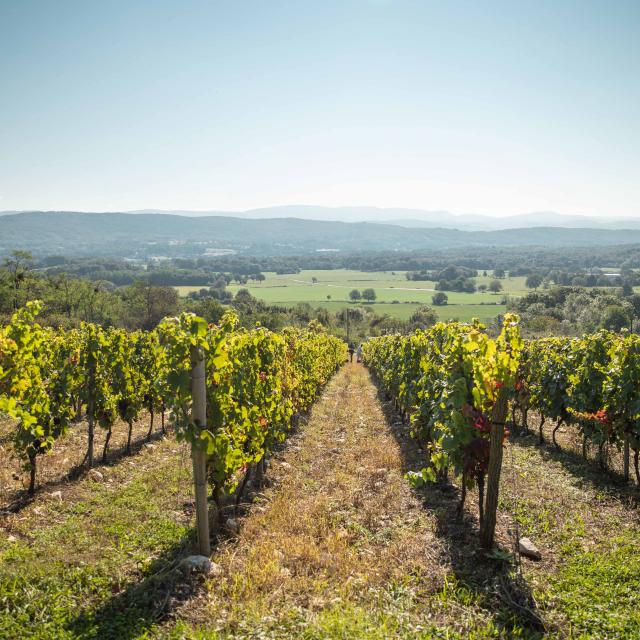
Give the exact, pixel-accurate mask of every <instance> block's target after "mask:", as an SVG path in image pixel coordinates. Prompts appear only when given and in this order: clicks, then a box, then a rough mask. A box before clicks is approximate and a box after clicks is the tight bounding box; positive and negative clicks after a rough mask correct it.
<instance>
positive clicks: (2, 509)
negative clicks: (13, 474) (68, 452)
mask: <svg viewBox="0 0 640 640" xmlns="http://www.w3.org/2000/svg"><path fill="white" fill-rule="evenodd" d="M168 433H169V432H168V431H167V434H168ZM167 434H163V433H162V432H160V431H158V432H154V433H153V434H152V435H151V437H150V438H147V436H146V435H145V436H140V437H138V438H136V439H134V440H132V441H131V454H128V453H127V446H126V444H123V445H122V446H120V447H117V448H113V449H110V450H109V452H108V453H107V460H106V462H103V460H102V452H101V451H96V457H95V460H94V464H93V469H96V470H100V468H101V467H112V466H114V465H116V464H118V463H119V462H120V461H121V460H122V459H123V458H128V457H133V456H135V455H136V454H137V453H139V452H140V451H141V449H142V447H144V445H146V444H149V443H153V442H157V441H159V440H162V438H163V437H165V435H167ZM87 471H88V469H87V467H86V466H84V465H80V466H75V467H72V468H71V469H70V470H69V471H68V472H66V473H64V474H63V475H62V476H60V477H59V478H57V479H55V480H50V481H48V482H43V483H41V484H38V485H37V486H36V490H35V492H34V494H33V495H32V496H30V495H29V492H28V491H27V490H26V489H21V490H19V491H17V492H15V493H14V494H13V499H12V500H11V502H8V503H7V504H5V505H2V506H0V517H1V516H2V515H8V514H10V513H19V512H20V511H22V509H24V508H25V507H26V506H27V505H29V504H31V503H32V502H33V501H34V500H35V499H36V498H37V497H38V495H40V494H42V493H46V492H47V491H52V490H55V489H56V488H57V487H61V486H63V485H65V484H69V483H70V482H74V481H76V480H79V479H80V478H82V477H83V476H84V475H86V473H87Z"/></svg>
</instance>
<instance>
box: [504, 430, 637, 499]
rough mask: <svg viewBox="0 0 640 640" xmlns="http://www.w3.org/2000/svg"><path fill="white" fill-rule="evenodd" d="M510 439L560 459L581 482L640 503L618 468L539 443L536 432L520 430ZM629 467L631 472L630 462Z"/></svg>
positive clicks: (599, 490)
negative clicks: (614, 468)
mask: <svg viewBox="0 0 640 640" xmlns="http://www.w3.org/2000/svg"><path fill="white" fill-rule="evenodd" d="M512 441H513V442H514V443H515V444H517V445H519V446H520V447H527V448H535V449H537V450H538V451H539V452H540V455H541V456H542V458H543V459H544V460H548V461H553V462H557V463H560V464H561V465H562V466H563V467H564V469H565V470H566V471H567V472H569V473H570V474H571V475H572V476H574V477H575V478H576V479H578V480H579V481H580V483H581V484H582V485H583V486H585V487H588V488H591V489H594V490H596V491H598V492H600V493H604V494H606V495H609V496H610V497H612V498H615V499H616V500H620V501H622V502H623V503H625V504H628V505H629V506H634V507H638V506H640V492H639V491H638V487H637V486H635V485H633V484H632V483H630V482H627V481H626V480H625V479H624V476H623V475H622V474H621V473H619V472H618V471H615V470H613V469H606V468H602V467H601V466H600V465H599V464H598V462H597V461H596V460H592V459H587V460H585V459H584V458H583V457H582V455H581V454H580V453H577V452H576V451H572V450H570V449H566V448H562V447H556V446H555V445H554V444H552V443H549V442H547V441H546V440H545V442H544V443H543V444H540V442H539V440H538V436H537V435H536V434H533V433H532V432H531V431H520V432H518V433H517V434H514V435H513V436H512ZM631 467H632V469H631V473H632V474H633V464H632V465H631Z"/></svg>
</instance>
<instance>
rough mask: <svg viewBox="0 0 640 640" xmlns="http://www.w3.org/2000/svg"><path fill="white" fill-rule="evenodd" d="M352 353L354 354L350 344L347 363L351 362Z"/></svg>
mask: <svg viewBox="0 0 640 640" xmlns="http://www.w3.org/2000/svg"><path fill="white" fill-rule="evenodd" d="M353 352H354V348H353V345H352V344H350V345H349V362H353Z"/></svg>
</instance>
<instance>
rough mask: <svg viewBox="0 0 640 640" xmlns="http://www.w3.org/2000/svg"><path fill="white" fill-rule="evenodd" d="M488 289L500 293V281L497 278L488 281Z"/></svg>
mask: <svg viewBox="0 0 640 640" xmlns="http://www.w3.org/2000/svg"><path fill="white" fill-rule="evenodd" d="M489 291H491V293H500V292H501V291H502V283H501V282H500V281H499V280H492V281H491V282H490V283H489Z"/></svg>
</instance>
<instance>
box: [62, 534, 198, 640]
mask: <svg viewBox="0 0 640 640" xmlns="http://www.w3.org/2000/svg"><path fill="white" fill-rule="evenodd" d="M194 547H195V535H194V533H193V532H190V533H189V534H188V535H187V536H185V537H184V538H182V539H181V540H180V541H179V542H177V543H176V544H175V545H173V546H172V547H170V548H169V549H167V550H166V551H165V552H164V553H163V554H162V555H161V556H160V557H159V558H157V559H156V560H154V562H153V563H152V564H151V565H150V566H149V568H148V569H147V570H146V571H145V572H144V574H143V575H142V576H141V577H140V579H139V580H137V581H136V582H132V583H130V584H129V585H128V586H126V587H125V588H124V589H123V590H122V591H114V594H113V597H111V598H109V599H108V600H107V601H106V602H104V603H103V604H102V605H101V606H99V607H98V608H97V609H91V610H89V611H84V612H81V613H80V614H79V615H78V616H77V617H76V618H74V619H73V620H71V621H70V623H69V624H68V625H67V630H68V631H69V632H70V634H71V635H72V636H73V637H80V638H100V639H105V640H107V639H109V640H111V639H113V640H116V639H117V640H129V639H131V638H138V637H140V636H144V634H145V632H147V631H149V630H150V629H151V628H152V627H153V626H154V625H155V624H157V623H159V622H161V621H162V620H163V619H164V618H165V617H166V616H167V615H168V614H169V613H170V612H171V611H172V610H173V609H175V608H176V606H177V605H179V604H180V603H181V602H183V601H185V600H186V599H188V598H189V597H191V596H192V595H193V594H194V593H195V591H196V590H197V589H198V588H199V587H200V586H201V584H202V578H201V577H200V576H199V575H198V574H192V575H188V574H187V573H185V571H184V570H183V569H182V568H181V567H180V561H181V560H182V559H183V558H184V557H185V556H187V555H189V553H195V552H194V551H193V549H194Z"/></svg>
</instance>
